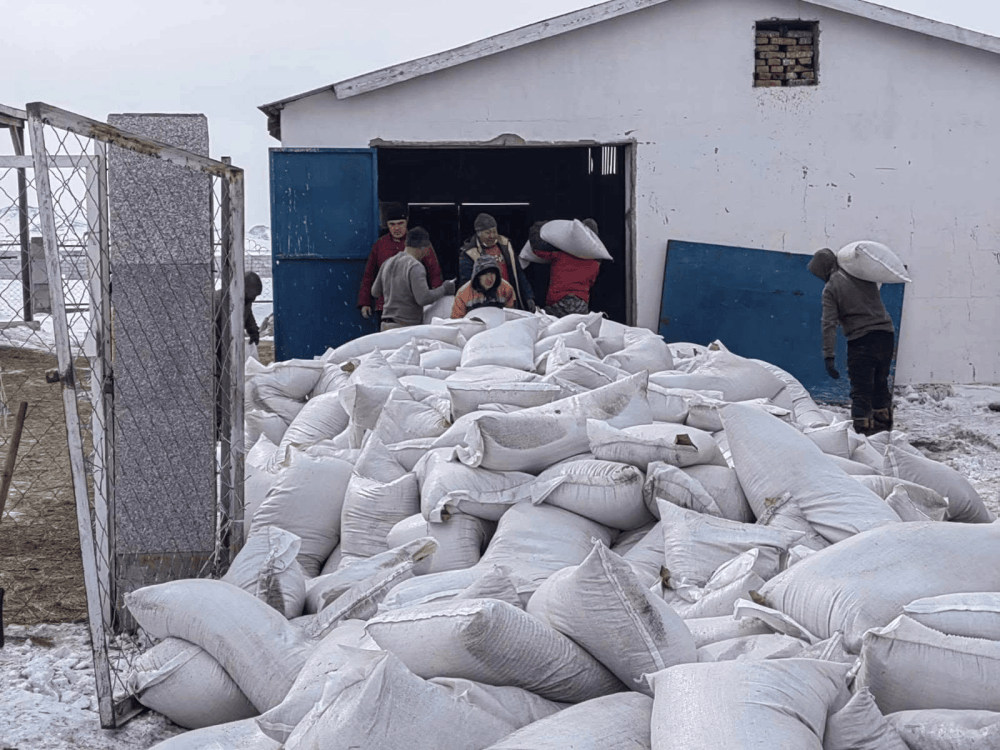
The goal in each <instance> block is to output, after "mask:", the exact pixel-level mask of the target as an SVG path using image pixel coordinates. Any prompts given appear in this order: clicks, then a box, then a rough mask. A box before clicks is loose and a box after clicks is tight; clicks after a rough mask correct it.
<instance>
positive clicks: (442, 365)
mask: <svg viewBox="0 0 1000 750" xmlns="http://www.w3.org/2000/svg"><path fill="white" fill-rule="evenodd" d="M461 363H462V352H461V351H460V350H458V349H438V350H436V351H430V352H424V353H423V354H421V355H420V361H419V362H418V364H419V365H420V366H421V367H423V368H424V369H434V368H436V369H440V370H457V369H458V366H459V365H460V364H461Z"/></svg>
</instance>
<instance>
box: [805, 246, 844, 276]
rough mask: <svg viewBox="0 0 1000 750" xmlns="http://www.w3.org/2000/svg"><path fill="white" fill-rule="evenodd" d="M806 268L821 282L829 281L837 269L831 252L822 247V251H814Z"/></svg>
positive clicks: (834, 256)
mask: <svg viewBox="0 0 1000 750" xmlns="http://www.w3.org/2000/svg"><path fill="white" fill-rule="evenodd" d="M806 268H808V269H809V270H810V271H812V273H813V275H814V276H817V277H819V278H820V279H822V280H823V281H829V280H830V277H831V276H832V275H833V272H834V271H836V270H837V268H838V266H837V256H836V254H835V253H834V252H833V250H831V249H830V248H828V247H824V248H823V249H822V250H817V251H816V253H815V254H814V255H813V257H812V260H810V261H809V265H808V266H806Z"/></svg>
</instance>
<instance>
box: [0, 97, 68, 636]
mask: <svg viewBox="0 0 1000 750" xmlns="http://www.w3.org/2000/svg"><path fill="white" fill-rule="evenodd" d="M26 118H27V114H26V113H25V112H23V111H21V110H16V109H12V108H9V107H2V106H0V136H3V138H2V139H0V438H2V441H3V450H2V452H0V453H2V455H0V464H3V465H4V482H3V491H2V492H0V506H2V507H0V588H3V589H4V592H5V594H4V598H3V603H4V615H3V616H4V619H5V620H6V621H9V622H18V623H25V624H33V623H38V622H61V621H67V620H78V619H81V618H83V617H85V616H86V601H85V597H84V589H83V586H82V580H83V572H82V569H81V563H80V548H79V544H78V542H77V531H76V517H75V511H74V496H73V483H72V477H71V475H70V465H69V457H68V454H67V449H66V445H67V442H66V422H65V418H64V415H63V404H62V394H61V391H60V388H59V385H58V384H52V383H49V382H47V381H46V373H48V372H50V371H55V370H56V369H57V360H56V355H55V336H54V332H53V326H52V316H51V315H50V314H48V313H49V303H50V300H49V295H48V287H47V283H46V282H47V279H46V275H45V271H44V257H43V256H42V254H41V249H40V247H39V246H38V244H37V243H36V245H35V247H32V244H31V239H30V238H31V237H32V235H34V236H36V237H37V236H38V235H39V233H40V227H39V223H38V211H37V200H36V197H35V195H36V191H35V179H34V168H33V162H32V158H31V157H30V156H26V155H25V154H26V150H25V129H26V124H27V121H26ZM4 131H7V132H4ZM8 133H9V135H10V138H9V139H8V138H7V134H8ZM64 163H67V164H68V163H69V162H64ZM67 221H68V222H69V225H72V223H73V221H74V219H73V217H70V216H68V215H64V216H63V223H62V225H61V226H60V227H59V236H60V242H61V245H62V246H63V248H64V252H67V253H70V252H72V253H78V252H79V251H80V246H79V243H77V242H76V241H75V239H74V238H73V236H72V234H73V233H72V232H71V231H69V226H67V225H66V222H67ZM67 310H69V311H70V312H69V314H70V316H71V317H72V318H73V320H74V324H75V319H76V318H77V317H79V315H80V313H79V312H76V310H78V306H77V305H76V300H73V299H71V300H69V303H68V306H67ZM81 375H82V376H84V377H86V376H87V374H86V368H85V367H83V368H81ZM21 404H25V405H26V406H25V407H24V411H23V422H22V421H20V420H19V417H20V416H21V415H22V411H21V409H20V408H19V407H20V405H21ZM84 408H85V407H84ZM19 428H20V429H19ZM17 438H19V440H18V439H17Z"/></svg>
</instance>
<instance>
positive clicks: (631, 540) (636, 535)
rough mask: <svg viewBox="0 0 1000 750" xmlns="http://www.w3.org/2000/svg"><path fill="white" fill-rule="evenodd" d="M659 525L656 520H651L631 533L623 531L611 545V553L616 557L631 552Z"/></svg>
mask: <svg viewBox="0 0 1000 750" xmlns="http://www.w3.org/2000/svg"><path fill="white" fill-rule="evenodd" d="M657 523H659V521H657V520H656V519H655V518H650V519H649V521H647V522H646V523H644V524H643V525H642V526H639V527H637V528H634V529H631V530H630V531H623V532H622V533H620V534H619V535H618V537H617V538H616V539H615V540H614V542H613V543H612V544H611V551H612V552H614V553H615V554H616V555H625V554H627V553H628V552H629V551H631V550H632V549H633V548H634V547H635V546H636V545H637V544H639V542H641V541H642V540H643V538H645V536H646V534H648V533H649V532H650V531H652V529H653V527H654V526H656V524H657Z"/></svg>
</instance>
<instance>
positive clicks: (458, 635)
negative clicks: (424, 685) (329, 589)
mask: <svg viewBox="0 0 1000 750" xmlns="http://www.w3.org/2000/svg"><path fill="white" fill-rule="evenodd" d="M367 630H368V633H369V635H371V637H372V638H374V639H375V642H376V643H378V644H379V646H381V647H382V648H384V649H386V650H387V651H391V652H392V653H393V654H395V655H396V656H397V657H399V659H400V660H401V661H402V662H403V663H404V664H406V666H407V667H409V669H410V670H412V671H413V672H414V673H415V674H417V675H419V676H420V677H423V678H425V679H430V678H432V677H459V678H462V679H466V680H474V681H476V682H482V683H485V684H487V685H512V686H514V687H520V688H523V689H524V690H528V691H530V692H532V693H535V694H536V695H540V696H541V697H543V698H548V699H549V700H554V701H567V702H571V703H579V702H581V701H585V700H589V699H591V698H598V697H600V696H602V695H608V694H610V693H615V692H618V691H619V690H621V689H622V684H621V683H620V682H619V681H618V679H617V678H616V677H615V676H614V675H613V674H612V673H611V672H609V671H608V670H607V669H606V668H605V667H604V666H602V665H601V664H600V662H598V661H597V660H596V659H594V657H593V656H591V655H590V654H588V653H587V652H586V651H585V650H584V649H583V648H581V647H580V646H578V645H577V644H576V643H574V642H573V641H572V640H570V639H569V638H567V637H566V636H564V635H562V634H561V633H558V632H557V631H555V630H553V629H552V628H550V627H549V626H547V625H545V624H544V623H542V622H541V621H539V620H538V619H536V618H534V617H532V616H531V615H529V614H527V613H526V612H523V611H521V610H520V609H517V608H516V607H513V606H511V605H510V604H507V603H506V602H501V601H497V600H495V599H470V600H467V601H459V602H443V603H436V604H423V605H420V606H415V607H408V608H406V609H402V610H391V611H388V612H383V613H381V614H379V615H378V616H377V617H374V618H372V619H371V620H369V621H368V627H367Z"/></svg>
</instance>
